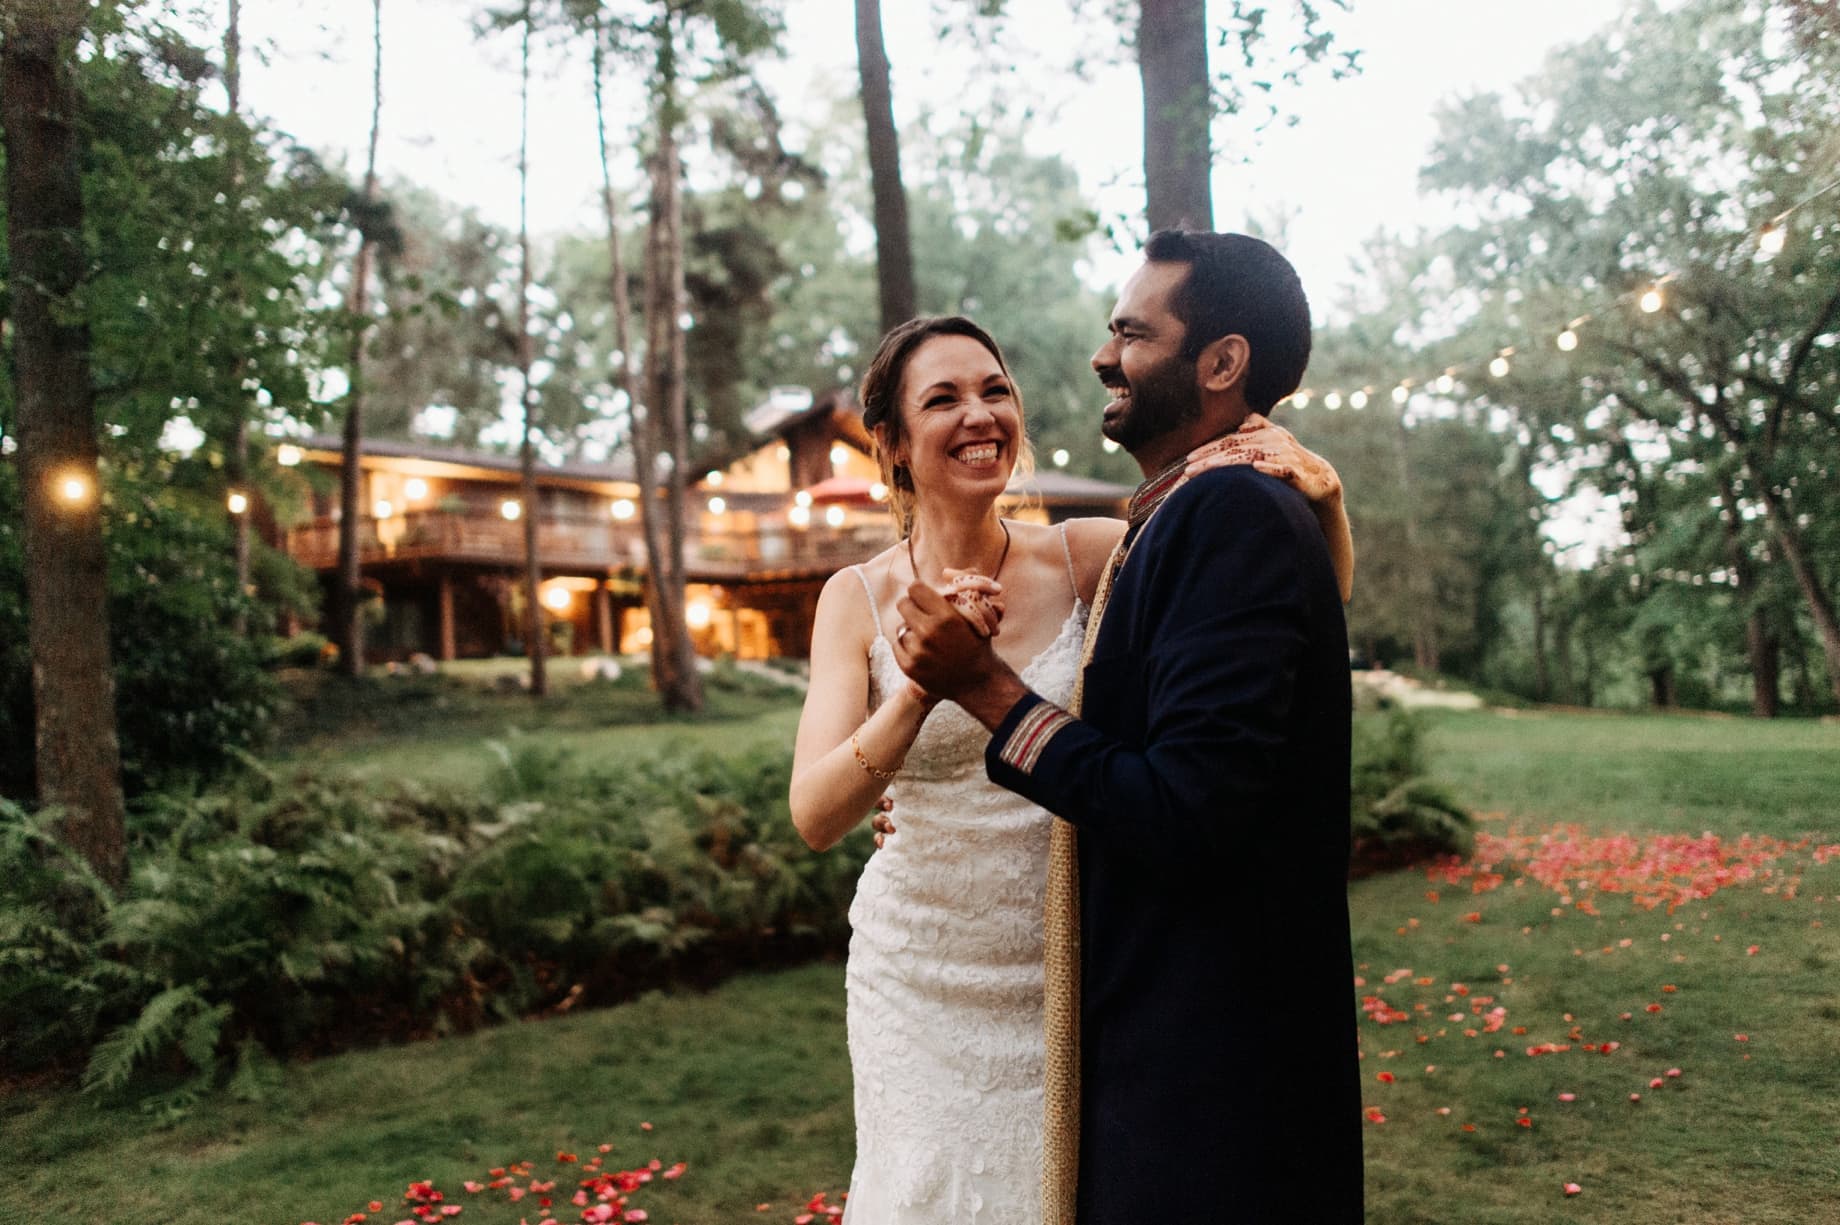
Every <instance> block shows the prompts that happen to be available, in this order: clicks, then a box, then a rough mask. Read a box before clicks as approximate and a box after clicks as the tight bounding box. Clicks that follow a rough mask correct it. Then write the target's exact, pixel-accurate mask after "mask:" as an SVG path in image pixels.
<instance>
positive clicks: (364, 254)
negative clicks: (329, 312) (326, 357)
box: [334, 0, 383, 677]
mask: <svg viewBox="0 0 1840 1225" xmlns="http://www.w3.org/2000/svg"><path fill="white" fill-rule="evenodd" d="M371 53H372V61H371V139H370V153H369V155H368V157H367V158H366V160H365V164H364V203H365V204H366V205H369V204H370V203H371V202H372V201H374V200H375V199H376V198H377V134H378V128H379V124H380V121H381V119H382V117H383V0H371ZM368 211H369V210H368V208H367V210H366V212H367V213H368ZM363 223H364V224H372V223H373V219H372V218H370V217H368V216H366V217H365V218H364V222H363ZM374 257H375V251H374V248H373V245H372V242H371V238H370V236H369V235H368V234H363V235H361V236H360V238H359V242H358V260H357V266H356V267H355V268H354V269H353V270H352V277H351V295H350V301H349V303H348V305H349V306H350V309H351V314H352V335H351V357H350V364H349V370H348V373H349V374H350V377H351V387H350V389H349V391H348V393H347V395H346V400H345V405H346V407H345V447H344V453H343V455H342V457H341V461H340V468H339V577H338V584H337V586H338V608H337V619H336V625H335V626H334V628H335V630H336V631H337V634H336V636H337V638H338V646H339V670H340V671H341V672H343V673H344V674H345V675H346V676H353V677H355V676H361V675H362V674H363V672H364V605H363V599H362V597H363V587H362V584H363V581H364V575H363V568H362V562H363V559H362V556H361V555H360V553H359V549H358V545H359V541H358V528H359V526H360V524H361V523H362V521H363V514H364V511H363V507H362V506H361V505H360V504H359V502H360V495H361V493H362V491H363V488H364V472H363V467H362V465H363V462H364V341H365V337H366V334H367V333H368V332H369V331H370V327H369V324H368V316H369V311H370V280H371V261H372V259H373V258H374Z"/></svg>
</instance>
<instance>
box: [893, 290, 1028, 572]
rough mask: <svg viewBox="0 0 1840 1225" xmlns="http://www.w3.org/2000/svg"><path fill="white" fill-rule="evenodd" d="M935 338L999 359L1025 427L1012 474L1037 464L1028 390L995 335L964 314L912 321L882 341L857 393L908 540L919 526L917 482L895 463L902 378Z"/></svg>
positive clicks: (898, 523) (901, 529)
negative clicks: (972, 345) (1026, 406)
mask: <svg viewBox="0 0 1840 1225" xmlns="http://www.w3.org/2000/svg"><path fill="white" fill-rule="evenodd" d="M935 336H964V337H968V338H969V339H971V340H975V341H977V342H978V343H979V344H980V345H983V346H984V348H985V350H987V351H988V352H989V353H990V355H991V356H992V357H994V358H996V359H997V365H998V367H1000V368H1001V369H1002V371H1003V377H1004V378H1006V379H1008V380H1009V387H1010V394H1011V396H1013V397H1014V398H1015V401H1016V415H1017V417H1018V418H1020V419H1021V421H1022V424H1023V434H1022V437H1021V438H1019V439H1017V442H1016V463H1015V467H1014V468H1012V469H1011V476H1012V478H1013V477H1014V476H1016V475H1019V474H1026V473H1028V472H1029V471H1031V470H1032V469H1033V466H1034V465H1033V456H1032V454H1031V452H1030V450H1029V440H1028V428H1027V427H1028V419H1027V417H1026V416H1025V415H1024V414H1023V411H1022V389H1021V388H1020V387H1018V386H1017V385H1016V377H1015V376H1014V375H1013V374H1011V373H1010V372H1009V363H1008V362H1007V361H1005V360H1004V359H1003V350H1002V349H1000V348H998V347H997V342H996V341H995V340H994V339H992V337H991V335H990V333H989V332H986V331H985V330H984V329H983V328H981V327H979V326H978V325H977V324H975V323H973V322H972V321H971V320H969V319H967V318H965V317H964V316H963V315H924V316H921V317H920V318H918V319H909V320H908V321H907V322H906V323H903V324H901V325H900V326H899V327H896V328H893V329H891V330H890V331H889V332H888V334H887V335H886V336H884V337H882V343H881V344H880V345H878V346H877V347H876V350H875V356H874V357H873V358H871V359H870V361H869V368H868V370H867V371H865V372H864V374H863V378H862V387H861V389H860V390H859V391H858V393H857V394H858V395H859V397H860V398H861V400H862V406H863V425H865V426H866V427H868V430H869V436H870V437H871V438H872V439H873V440H874V442H875V462H876V463H877V464H879V465H880V466H881V469H882V483H883V484H885V485H887V486H888V509H889V510H890V511H892V512H893V513H894V521H895V527H896V529H897V530H898V531H899V532H900V533H901V535H902V536H903V537H905V536H906V535H907V534H908V532H909V531H910V530H912V528H913V523H914V479H913V475H912V474H911V473H909V472H908V470H907V468H906V466H905V465H901V464H896V463H895V462H894V456H895V452H896V451H898V450H900V447H901V438H902V433H901V431H902V425H901V380H902V379H903V378H905V377H906V375H907V363H908V360H909V359H910V358H912V357H913V355H914V354H915V353H916V352H917V351H918V350H919V348H920V346H921V345H923V344H925V343H926V342H927V341H929V340H931V339H933V337H935Z"/></svg>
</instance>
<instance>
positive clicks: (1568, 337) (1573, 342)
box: [1553, 328, 1578, 353]
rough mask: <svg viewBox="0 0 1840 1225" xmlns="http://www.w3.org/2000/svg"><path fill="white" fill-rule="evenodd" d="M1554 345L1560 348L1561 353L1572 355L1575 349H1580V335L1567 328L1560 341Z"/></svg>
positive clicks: (1560, 336) (1560, 334) (1561, 333)
mask: <svg viewBox="0 0 1840 1225" xmlns="http://www.w3.org/2000/svg"><path fill="white" fill-rule="evenodd" d="M1553 343H1555V344H1557V345H1558V346H1559V351H1560V352H1561V353H1570V352H1571V351H1572V350H1573V349H1576V348H1577V347H1578V333H1576V332H1574V331H1572V329H1570V328H1566V329H1565V330H1564V331H1563V332H1560V333H1559V339H1558V340H1556V341H1554V342H1553Z"/></svg>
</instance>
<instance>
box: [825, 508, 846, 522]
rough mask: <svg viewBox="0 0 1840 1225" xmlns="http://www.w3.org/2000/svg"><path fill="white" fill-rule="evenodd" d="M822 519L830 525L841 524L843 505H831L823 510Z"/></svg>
mask: <svg viewBox="0 0 1840 1225" xmlns="http://www.w3.org/2000/svg"><path fill="white" fill-rule="evenodd" d="M824 521H825V522H826V523H828V524H830V525H831V526H832V527H842V526H843V507H841V506H833V507H831V508H830V509H829V510H827V511H825V512H824Z"/></svg>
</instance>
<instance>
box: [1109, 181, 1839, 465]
mask: <svg viewBox="0 0 1840 1225" xmlns="http://www.w3.org/2000/svg"><path fill="white" fill-rule="evenodd" d="M1833 191H1840V179H1835V180H1834V181H1833V182H1831V183H1828V184H1827V185H1825V186H1823V187H1821V188H1819V189H1817V190H1815V191H1812V192H1810V193H1808V194H1807V195H1806V196H1803V197H1802V198H1801V199H1800V200H1797V201H1796V202H1795V203H1794V204H1792V205H1790V206H1789V207H1788V208H1786V209H1784V210H1782V211H1781V212H1780V213H1777V214H1776V215H1775V216H1774V217H1771V218H1770V219H1769V220H1767V221H1765V222H1764V223H1763V224H1762V225H1761V226H1759V227H1758V228H1757V229H1755V230H1753V231H1751V232H1750V233H1749V234H1748V235H1746V236H1745V238H1744V239H1743V240H1742V241H1743V242H1747V243H1748V242H1753V241H1754V242H1755V243H1756V250H1757V254H1758V257H1759V258H1760V260H1763V261H1767V260H1770V259H1773V258H1774V257H1776V256H1777V255H1779V254H1781V253H1782V251H1783V250H1784V248H1785V246H1786V244H1787V239H1788V221H1789V218H1790V217H1791V216H1792V215H1793V214H1794V213H1795V212H1796V211H1798V210H1799V209H1801V208H1803V207H1805V206H1806V205H1808V204H1810V203H1812V202H1813V201H1815V200H1817V199H1819V198H1820V197H1822V196H1825V195H1827V194H1828V193H1829V192H1833ZM1676 275H1677V274H1675V273H1671V272H1670V273H1668V274H1667V275H1665V276H1662V277H1659V278H1658V279H1656V280H1655V281H1654V282H1653V283H1652V284H1650V285H1649V286H1648V287H1647V288H1646V289H1644V290H1642V292H1641V293H1640V294H1636V293H1635V292H1633V291H1631V292H1629V293H1625V294H1623V295H1621V296H1619V297H1617V298H1616V299H1615V302H1616V303H1618V304H1626V303H1628V302H1630V301H1631V300H1632V299H1633V300H1634V302H1635V305H1636V307H1637V309H1638V310H1640V311H1641V312H1642V313H1643V314H1645V315H1653V314H1658V313H1659V312H1660V311H1662V310H1663V309H1664V308H1665V307H1666V306H1667V298H1666V294H1665V289H1666V287H1667V285H1668V283H1669V282H1670V281H1673V280H1675V279H1676ZM1592 318H1593V316H1592V315H1591V314H1588V313H1587V314H1583V315H1579V316H1578V317H1577V318H1575V319H1573V320H1572V321H1571V322H1570V323H1567V324H1566V325H1565V327H1564V329H1563V330H1561V331H1560V332H1559V333H1558V334H1557V335H1556V336H1555V337H1554V339H1553V343H1554V345H1555V346H1557V348H1558V349H1559V351H1560V352H1562V353H1573V352H1576V351H1577V349H1578V347H1579V344H1580V342H1581V338H1580V335H1579V330H1580V329H1581V328H1582V327H1583V326H1584V325H1585V324H1587V323H1589V322H1591V320H1592ZM1514 353H1515V349H1514V347H1513V346H1509V347H1508V348H1505V349H1501V350H1499V351H1498V352H1497V353H1496V354H1495V356H1494V357H1493V358H1492V359H1490V361H1489V363H1488V366H1487V369H1488V372H1489V373H1490V374H1491V375H1493V376H1494V377H1495V378H1498V379H1499V378H1505V377H1507V375H1508V372H1509V371H1510V370H1511V369H1512V368H1513V363H1512V362H1510V361H1509V359H1510V358H1511V357H1513V356H1514ZM1476 364H1478V363H1474V362H1469V363H1463V364H1460V365H1456V366H1446V367H1445V368H1444V372H1443V373H1442V374H1440V375H1439V376H1438V377H1437V378H1435V379H1432V380H1430V381H1429V382H1428V383H1427V384H1425V386H1428V387H1430V388H1432V389H1433V390H1435V391H1436V392H1437V393H1438V394H1439V395H1445V396H1448V395H1451V394H1452V393H1454V392H1455V391H1456V388H1457V375H1458V373H1459V372H1460V371H1462V370H1464V369H1468V368H1473V367H1474V366H1475V365H1476ZM1412 386H1413V381H1412V380H1411V379H1403V380H1401V381H1400V382H1399V383H1398V384H1397V385H1395V386H1394V388H1393V391H1392V395H1393V403H1394V404H1397V405H1399V406H1401V408H1403V407H1404V406H1405V405H1406V404H1408V403H1409V402H1410V400H1411V392H1412ZM1371 390H1372V388H1371V386H1370V387H1366V388H1362V389H1360V390H1357V391H1354V392H1351V393H1349V395H1348V403H1349V404H1350V405H1351V406H1353V407H1354V408H1357V409H1359V408H1364V407H1366V405H1367V402H1368V398H1369V393H1370V391H1371ZM1342 398H1343V397H1342V393H1341V392H1339V391H1331V392H1327V393H1325V394H1324V395H1323V396H1322V405H1323V407H1324V408H1326V409H1329V410H1331V411H1333V410H1335V409H1338V408H1340V407H1341V406H1342ZM1289 402H1290V403H1291V404H1292V405H1293V406H1295V407H1297V408H1305V407H1307V406H1308V405H1309V404H1310V403H1311V393H1310V392H1309V391H1306V390H1298V391H1296V392H1293V393H1292V394H1291V396H1290V397H1289ZM1116 449H1117V447H1116V446H1115V445H1114V444H1112V443H1111V442H1110V440H1107V445H1106V451H1107V452H1108V453H1110V452H1112V451H1115V450H1116Z"/></svg>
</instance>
